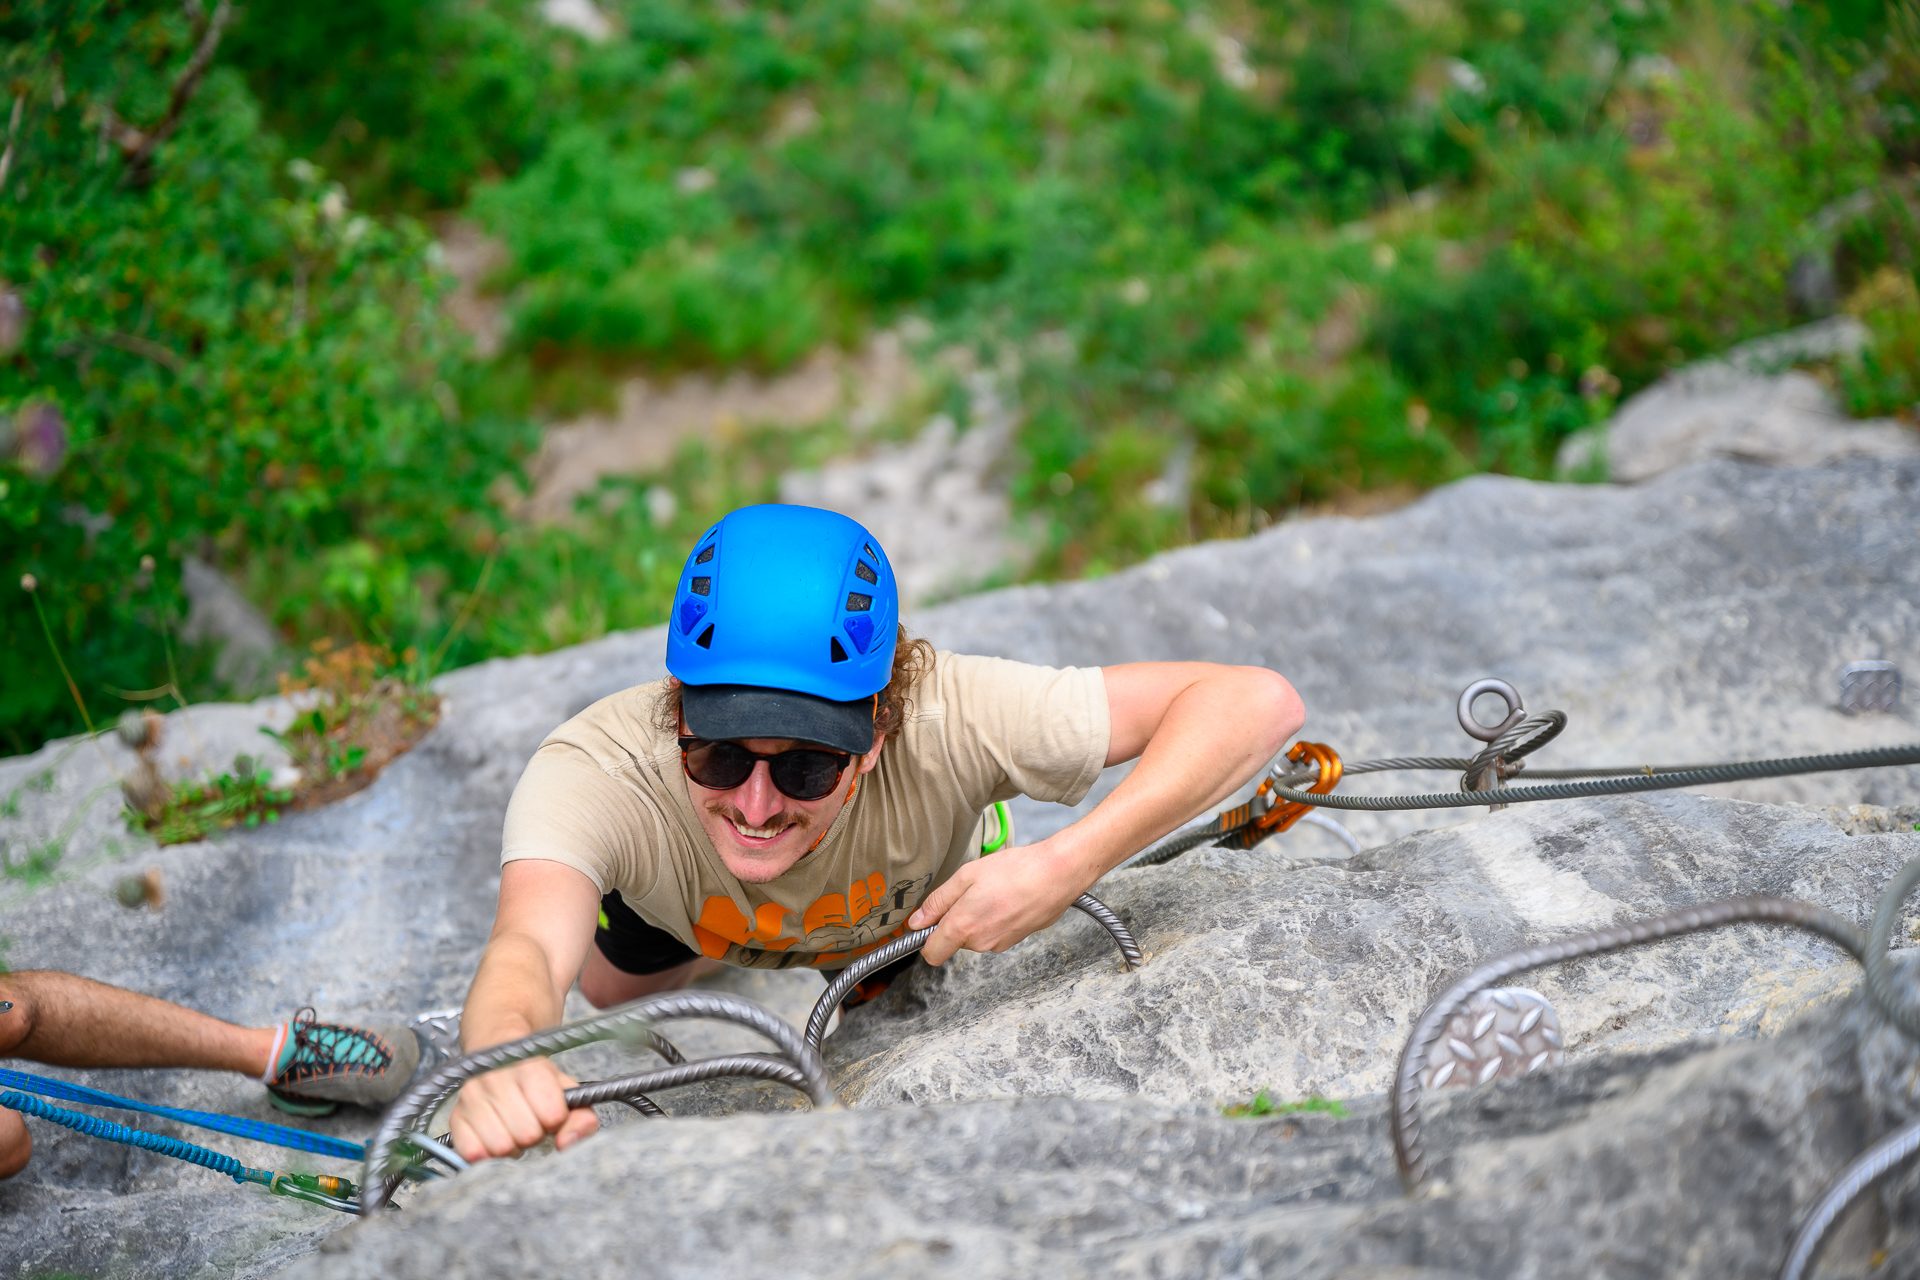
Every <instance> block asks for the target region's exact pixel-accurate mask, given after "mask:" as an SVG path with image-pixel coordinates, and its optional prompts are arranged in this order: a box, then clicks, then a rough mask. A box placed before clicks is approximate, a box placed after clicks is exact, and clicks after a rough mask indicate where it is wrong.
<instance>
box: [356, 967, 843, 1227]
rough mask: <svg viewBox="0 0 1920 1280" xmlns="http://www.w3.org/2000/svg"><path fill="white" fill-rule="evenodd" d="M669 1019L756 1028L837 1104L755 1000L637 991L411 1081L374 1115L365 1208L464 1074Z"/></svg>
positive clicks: (382, 1195)
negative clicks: (400, 1150) (409, 1136)
mask: <svg viewBox="0 0 1920 1280" xmlns="http://www.w3.org/2000/svg"><path fill="white" fill-rule="evenodd" d="M672 1018H716V1019H720V1020H722V1021H727V1022H736V1023H739V1024H740V1025H742V1026H745V1027H748V1028H750V1029H752V1030H754V1031H757V1032H759V1033H760V1034H761V1035H763V1036H765V1037H766V1038H767V1039H769V1040H771V1041H772V1042H773V1043H774V1045H775V1046H776V1047H778V1048H779V1049H780V1050H781V1052H782V1053H784V1054H786V1055H787V1056H788V1057H789V1058H790V1059H791V1060H792V1061H793V1064H794V1066H795V1067H796V1068H798V1069H799V1071H800V1072H801V1074H802V1075H803V1077H804V1079H805V1088H806V1091H807V1093H808V1095H809V1096H810V1097H811V1098H812V1099H813V1100H814V1102H815V1103H816V1105H821V1106H833V1105H836V1104H837V1102H838V1099H837V1098H836V1097H835V1096H834V1093H833V1085H832V1082H831V1081H830V1080H829V1079H828V1077H827V1069H826V1064H825V1063H823V1062H821V1061H820V1057H819V1054H817V1053H816V1052H815V1051H814V1050H813V1048H812V1046H811V1045H809V1044H807V1042H806V1041H805V1040H803V1039H801V1038H800V1036H799V1035H797V1034H796V1033H795V1032H794V1030H793V1028H791V1027H789V1026H788V1025H787V1024H786V1023H784V1022H782V1021H780V1019H778V1018H776V1017H774V1016H773V1015H772V1014H770V1013H768V1012H767V1011H766V1010H765V1009H762V1008H761V1007H760V1006H759V1005H756V1004H754V1003H752V1002H751V1001H748V1000H743V999H741V998H740V997H738V996H729V995H721V994H718V993H715V992H705V991H671V992H664V993H662V994H659V995H652V996H642V997H641V998H640V999H638V1000H634V1001H630V1002H629V1003H627V1004H624V1005H621V1006H620V1007H619V1008H617V1009H611V1010H608V1011H607V1012H605V1013H602V1014H598V1015H596V1016H594V1017H590V1018H583V1019H581V1020H580V1021H578V1022H571V1023H567V1024H565V1025H562V1026H558V1027H553V1028H550V1029H548V1030H546V1031H540V1032H536V1033H534V1034H533V1035H530V1036H526V1037H524V1038H523V1039H520V1040H515V1041H511V1042H509V1043H507V1044H502V1045H494V1046H492V1047H491V1048H487V1049H481V1050H479V1051H478V1052H475V1053H470V1054H467V1055H466V1056H465V1057H462V1058H457V1059H455V1060H454V1061H452V1062H447V1063H443V1064H442V1065H441V1066H439V1067H437V1068H435V1070H434V1071H433V1072H432V1073H430V1074H429V1075H428V1076H426V1077H425V1078H424V1079H422V1080H419V1081H417V1082H415V1083H414V1084H413V1085H412V1086H411V1087H409V1088H408V1089H407V1091H406V1092H405V1093H403V1094H402V1095H401V1096H400V1098H399V1100H398V1101H397V1102H395V1103H394V1104H393V1105H392V1106H391V1107H389V1108H388V1109H387V1111H386V1114H385V1115H383V1116H381V1117H380V1126H379V1128H378V1129H377V1130H376V1131H375V1133H374V1139H373V1142H372V1143H370V1144H369V1145H368V1148H367V1160H366V1167H365V1171H364V1176H363V1177H362V1183H363V1189H362V1191H361V1200H362V1204H363V1205H364V1207H365V1208H367V1209H378V1208H380V1207H381V1206H383V1205H385V1204H386V1203H387V1202H388V1201H389V1200H390V1199H391V1197H392V1195H393V1191H394V1187H395V1186H396V1185H397V1183H396V1182H395V1181H394V1180H393V1179H392V1178H391V1177H390V1176H389V1173H388V1170H389V1169H390V1167H392V1166H394V1165H395V1164H396V1160H395V1148H396V1146H397V1145H398V1144H399V1143H400V1142H401V1140H402V1137H403V1135H404V1134H406V1133H407V1132H408V1131H410V1130H413V1129H415V1128H418V1127H419V1126H420V1124H421V1123H423V1122H424V1121H425V1120H426V1118H427V1117H429V1116H431V1115H432V1114H433V1113H434V1111H435V1110H437V1109H438V1108H439V1107H440V1105H441V1104H442V1103H444V1102H445V1101H446V1100H447V1099H448V1098H450V1097H452V1096H453V1094H454V1093H455V1092H456V1091H457V1090H458V1089H459V1088H460V1086H461V1085H462V1084H464V1083H465V1082H466V1081H467V1080H468V1079H470V1078H472V1077H473V1076H476V1075H479V1074H480V1073H482V1072H485V1071H491V1070H493V1069H495V1068H497V1067H503V1066H507V1065H509V1064H511V1063H514V1062H520V1061H523V1060H525V1059H527V1058H532V1057H538V1056H548V1055H552V1054H556V1053H562V1052H565V1051H566V1050H568V1049H577V1048H579V1047H581V1046H582V1045H588V1044H596V1043H598V1042H600V1041H603V1040H611V1039H615V1038H619V1037H621V1036H623V1035H632V1034H634V1033H635V1032H636V1031H637V1030H639V1029H640V1028H641V1027H643V1026H644V1025H645V1023H646V1022H647V1021H649V1020H667V1019H672ZM688 1065H698V1064H681V1065H680V1066H677V1067H675V1068H670V1069H684V1068H685V1066H688ZM574 1093H575V1090H568V1093H567V1096H568V1103H569V1105H570V1106H571V1105H575V1104H574V1103H573V1097H574Z"/></svg>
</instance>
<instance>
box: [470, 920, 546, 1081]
mask: <svg viewBox="0 0 1920 1280" xmlns="http://www.w3.org/2000/svg"><path fill="white" fill-rule="evenodd" d="M565 1001H566V988H565V987H564V986H561V985H558V984H557V983H556V981H555V979H554V977H553V966H552V964H551V962H550V960H549V958H548V956H547V954H546V952H545V951H544V950H543V949H542V948H541V947H540V945H539V944H538V943H537V942H535V941H534V940H533V939H531V938H528V937H526V936H525V935H523V934H504V935H496V936H495V937H494V938H493V939H492V940H491V941H489V942H488V943H487V949H486V951H485V953H484V954H483V955H482V956H481V957H480V968H479V970H478V972H476V973H475V974H474V975H473V985H472V987H470V988H469V989H468V991H467V1004H466V1010H465V1012H464V1013H463V1014H462V1016H461V1019H460V1042H461V1046H462V1047H463V1048H465V1049H466V1051H467V1052H469V1053H471V1052H473V1051H474V1050H476V1049H485V1048H488V1047H489V1046H492V1045H496V1044H501V1043H504V1042H505V1041H508V1040H517V1039H519V1038H520V1037H522V1036H528V1035H532V1034H533V1033H534V1032H536V1031H542V1030H545V1029H546V1028H548V1027H551V1026H553V1025H555V1024H556V1023H558V1022H559V1021H560V1015H561V1012H562V1010H563V1009H564V1007H565Z"/></svg>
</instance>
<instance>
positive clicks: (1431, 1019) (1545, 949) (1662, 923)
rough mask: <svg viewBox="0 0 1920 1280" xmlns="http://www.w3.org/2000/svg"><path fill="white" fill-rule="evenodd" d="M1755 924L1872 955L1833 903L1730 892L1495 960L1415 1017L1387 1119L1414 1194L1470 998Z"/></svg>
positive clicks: (1396, 1156)
mask: <svg viewBox="0 0 1920 1280" xmlns="http://www.w3.org/2000/svg"><path fill="white" fill-rule="evenodd" d="M1754 923H1770V924H1786V925H1792V926H1794V927H1795V928H1799V929H1805V930H1808V931H1809V932H1812V933H1817V934H1819V935H1820V936H1821V937H1823V938H1826V939H1827V940H1828V941H1830V942H1832V943H1834V944H1835V945H1837V946H1839V947H1841V948H1842V949H1844V950H1845V951H1846V952H1847V953H1848V954H1850V955H1852V956H1853V957H1854V958H1855V959H1856V960H1864V957H1865V952H1866V945H1867V940H1866V936H1865V934H1864V933H1863V932H1862V931H1861V930H1860V928H1859V927H1858V926H1856V925H1854V924H1852V923H1851V922H1849V921H1848V920H1846V919H1844V918H1842V917H1841V916H1839V915H1837V914H1835V913H1834V912H1832V911H1829V910H1827V909H1826V908H1825V907H1819V906H1815V905H1813V904H1812V903H1810V902H1801V901H1798V900H1797V899H1793V898H1773V897H1746V898H1727V899H1723V900H1721V901H1719V902H1709V903H1705V904H1703V905H1701V906H1697V907H1688V908H1686V909H1684V910H1681V911H1674V912H1669V913H1667V914H1665V915H1660V916H1654V917H1652V918H1651V919H1647V920H1640V921H1635V922H1633V923H1631V924H1625V925H1616V926H1614V927H1613V928H1609V929H1597V930H1594V931H1593V932H1591V933H1583V934H1578V935H1576V936H1574V937H1571V938H1562V939H1560V940H1558V941H1556V942H1548V943H1543V944H1541V945H1539V946H1536V947H1527V948H1525V949H1523V950H1520V951H1515V952H1512V953H1510V954H1508V955H1504V956H1499V957H1496V958H1495V959H1493V960H1489V961H1487V962H1486V963H1484V964H1481V965H1480V966H1478V967H1477V968H1475V969H1473V970H1472V971H1471V972H1469V973H1468V974H1467V975H1466V976H1465V977H1463V978H1460V979H1459V980H1457V981H1456V982H1454V983H1453V985H1452V986H1450V987H1448V988H1447V989H1446V990H1445V991H1443V992H1442V993H1441V994H1440V997H1439V998H1438V999H1436V1000H1435V1001H1434V1002H1433V1003H1432V1004H1430V1005H1428V1006H1427V1008H1426V1011H1425V1012H1424V1013H1422V1014H1421V1015H1420V1017H1419V1018H1418V1019H1417V1020H1416V1021H1415V1022H1414V1025H1413V1031H1412V1033H1411V1034H1409V1036H1408V1037H1407V1043H1406V1046H1405V1048H1403V1049H1402V1050H1401V1053H1400V1064H1399V1068H1398V1070H1397V1071H1396V1072H1395V1074H1394V1079H1393V1088H1392V1090H1391V1091H1390V1093H1389V1095H1388V1099H1387V1119H1388V1123H1389V1125H1390V1126H1391V1128H1392V1132H1393V1160H1394V1164H1395V1165H1397V1166H1398V1167H1399V1170H1400V1181H1401V1184H1402V1185H1403V1186H1404V1187H1405V1188H1406V1190H1407V1192H1408V1194H1410V1195H1411V1194H1415V1193H1417V1192H1418V1191H1419V1190H1420V1187H1421V1185H1422V1183H1424V1182H1425V1180H1426V1150H1425V1147H1424V1145H1423V1142H1422V1139H1421V1123H1420V1094H1421V1084H1420V1077H1421V1075H1422V1074H1423V1073H1424V1072H1425V1070H1426V1065H1427V1054H1428V1052H1429V1051H1430V1050H1431V1049H1432V1048H1433V1045H1434V1043H1435V1042H1436V1041H1438V1040H1439V1038H1440V1035H1441V1032H1442V1031H1443V1030H1444V1029H1445V1027H1446V1024H1447V1020H1448V1019H1449V1018H1451V1017H1452V1016H1453V1014H1454V1012H1455V1011H1456V1010H1457V1009H1458V1008H1459V1007H1460V1005H1461V1004H1462V1003H1463V1002H1465V1001H1466V999H1467V998H1468V997H1470V996H1472V995H1473V994H1474V993H1475V992H1477V991H1480V990H1482V989H1484V988H1486V987H1490V986H1493V985H1495V984H1497V983H1501V982H1504V981H1505V980H1506V979H1508V978H1511V977H1514V976H1516V975H1518V974H1522V973H1525V972H1527V971H1528V970H1530V969H1539V968H1543V967H1545V966H1547V965H1550V964H1559V963H1560V962H1561V961H1564V960H1574V959H1578V958H1580V957H1582V956H1597V955H1605V954H1606V953H1608V952H1612V951H1622V950H1625V949H1627V948H1630V947H1639V946H1645V945H1646V944H1648V943H1651V942H1659V941H1661V940H1663V939H1666V938H1672V937H1678V936H1680V935H1682V934H1689V933H1699V932H1701V931H1703V930H1707V929H1720V928H1725V927H1726V926H1728V925H1735V924H1754Z"/></svg>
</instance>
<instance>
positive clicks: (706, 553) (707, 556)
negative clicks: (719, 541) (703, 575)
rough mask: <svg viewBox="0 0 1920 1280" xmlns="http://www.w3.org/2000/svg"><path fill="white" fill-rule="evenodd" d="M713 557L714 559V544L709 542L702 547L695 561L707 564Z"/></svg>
mask: <svg viewBox="0 0 1920 1280" xmlns="http://www.w3.org/2000/svg"><path fill="white" fill-rule="evenodd" d="M712 559H713V544H712V543H711V542H709V543H708V544H707V545H706V546H704V547H702V548H700V554H699V555H697V556H695V557H694V558H693V562H694V563H695V564H706V563H707V562H708V561H710V560H712Z"/></svg>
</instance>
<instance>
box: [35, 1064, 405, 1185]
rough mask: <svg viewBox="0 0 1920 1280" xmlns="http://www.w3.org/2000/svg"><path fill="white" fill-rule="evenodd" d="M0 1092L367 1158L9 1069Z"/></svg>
mask: <svg viewBox="0 0 1920 1280" xmlns="http://www.w3.org/2000/svg"><path fill="white" fill-rule="evenodd" d="M0 1088H4V1089H24V1090H25V1091H27V1092H28V1093H37V1094H39V1095H40V1096H42V1097H44V1098H57V1099H59V1100H60V1101H61V1102H81V1103H86V1104H88V1105H89V1106H95V1107H113V1108H115V1109H117V1110H120V1111H135V1112H140V1113H142V1114H144V1115H150V1116H158V1117H160V1118H161V1119H163V1120H177V1121H179V1122H180V1123H181V1124H190V1125H193V1126H195V1127H196V1128H200V1129H208V1130H211V1131H213V1132H215V1133H225V1134H231V1135H232V1136H234V1137H236V1138H246V1139H249V1140H250V1141H253V1142H265V1143H270V1144H271V1145H273V1146H276V1147H286V1148H288V1149H289V1150H292V1151H305V1152H309V1153H311V1154H313V1155H317V1156H332V1157H333V1158H334V1159H336V1160H352V1161H354V1162H356V1163H361V1162H364V1161H365V1160H366V1158H367V1149H366V1148H365V1147H364V1146H362V1145H361V1144H360V1143H358V1142H348V1141H347V1140H346V1139H344V1138H336V1137H334V1136H332V1135H331V1134H325V1133H310V1132H308V1131H307V1130H305V1129H295V1128H293V1127H292V1126H290V1125H284V1124H274V1123H272V1122H271V1121H267V1120H252V1119H249V1118H247V1117H245V1116H229V1115H222V1114H221V1113H220V1112H217V1111H188V1110H185V1109H184V1108H181V1107H163V1106H158V1105H156V1104H154V1103H151V1102H140V1101H137V1100H135V1099H133V1098H122V1097H120V1096H119V1095H118V1094H112V1093H108V1092H106V1091H105V1090H102V1089H91V1088H88V1087H87V1086H86V1085H83V1084H74V1083H73V1082H72V1081H69V1080H54V1079H50V1078H48V1077H46V1076H37V1075H34V1074H33V1073H32V1072H30V1071H15V1070H12V1069H11V1068H8V1067H0ZM135 1132H139V1130H135Z"/></svg>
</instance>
